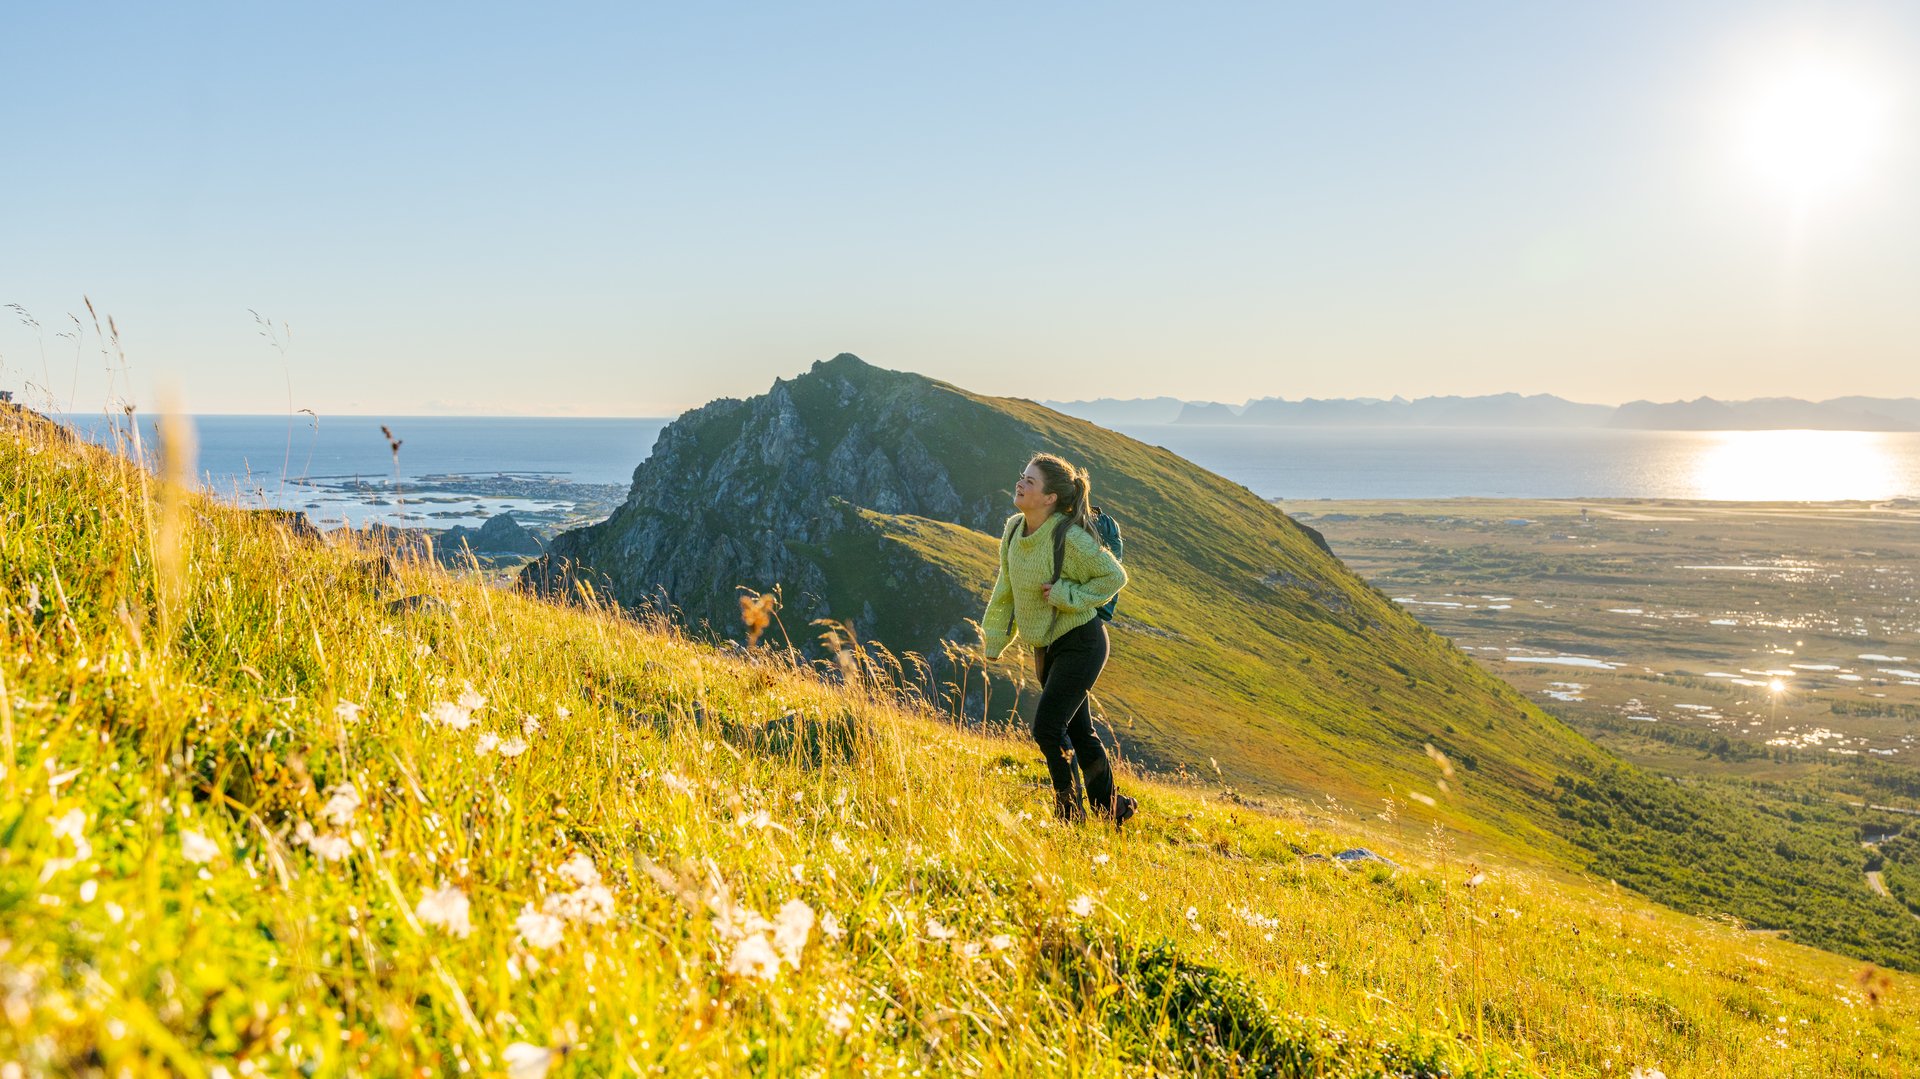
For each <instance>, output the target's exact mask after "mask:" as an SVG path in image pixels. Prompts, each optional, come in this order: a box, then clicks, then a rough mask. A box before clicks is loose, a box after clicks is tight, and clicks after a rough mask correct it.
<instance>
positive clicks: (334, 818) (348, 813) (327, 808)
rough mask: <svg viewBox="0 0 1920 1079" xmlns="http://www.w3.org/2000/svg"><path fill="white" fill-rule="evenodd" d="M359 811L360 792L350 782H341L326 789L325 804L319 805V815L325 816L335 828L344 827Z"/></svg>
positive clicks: (350, 822)
mask: <svg viewBox="0 0 1920 1079" xmlns="http://www.w3.org/2000/svg"><path fill="white" fill-rule="evenodd" d="M359 811H360V792H359V790H358V789H356V788H355V787H354V785H353V784H351V783H341V784H338V785H337V786H333V787H329V788H328V789H327V804H326V805H324V806H321V807H320V815H321V816H323V817H325V818H327V821H328V823H330V824H332V825H333V826H334V827H335V828H345V827H346V826H347V825H349V824H352V823H353V815H354V814H355V813H358V812H359Z"/></svg>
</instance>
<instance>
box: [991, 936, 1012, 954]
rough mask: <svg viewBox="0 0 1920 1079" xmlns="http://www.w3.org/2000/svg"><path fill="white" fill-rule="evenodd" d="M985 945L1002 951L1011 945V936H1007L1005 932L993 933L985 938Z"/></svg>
mask: <svg viewBox="0 0 1920 1079" xmlns="http://www.w3.org/2000/svg"><path fill="white" fill-rule="evenodd" d="M987 947H989V948H992V949H993V950H994V951H996V952H1004V951H1006V950H1007V949H1008V948H1011V947H1013V938H1012V937H1010V936H1007V935H1006V934H1005V933H995V934H994V935H993V936H990V937H988V938H987Z"/></svg>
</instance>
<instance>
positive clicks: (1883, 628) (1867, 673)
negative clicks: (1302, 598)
mask: <svg viewBox="0 0 1920 1079" xmlns="http://www.w3.org/2000/svg"><path fill="white" fill-rule="evenodd" d="M1285 508H1286V509H1287V510H1288V512H1289V513H1290V514H1292V515H1293V516H1294V517H1295V518H1296V519H1298V520H1301V521H1304V522H1306V523H1309V524H1311V525H1312V526H1313V527H1315V528H1317V529H1319V530H1320V531H1321V532H1322V533H1323V534H1324V535H1325V536H1326V537H1327V541H1328V542H1329V543H1330V544H1331V545H1332V546H1333V547H1334V549H1335V551H1336V552H1337V553H1338V554H1339V555H1340V557H1341V559H1342V560H1343V561H1345V562H1346V563H1347V564H1348V565H1349V566H1351V567H1353V568H1354V569H1355V570H1356V571H1357V572H1359V573H1360V574H1361V575H1362V576H1363V577H1365V578H1366V579H1367V580H1368V581H1370V582H1372V583H1373V584H1374V585H1376V586H1378V587H1379V588H1381V589H1383V590H1384V591H1386V592H1387V594H1388V595H1389V596H1390V597H1392V598H1393V599H1394V600H1395V601H1396V602H1398V603H1399V604H1401V605H1402V606H1404V607H1405V608H1406V609H1407V610H1408V611H1409V612H1411V613H1412V614H1413V615H1414V616H1415V617H1417V618H1419V619H1420V620H1421V621H1423V622H1425V623H1427V624H1428V625H1429V626H1431V627H1433V628H1434V629H1435V630H1438V631H1439V632H1441V633H1444V634H1446V635H1447V636H1448V637H1450V638H1452V639H1453V640H1454V641H1455V643H1456V644H1458V645H1459V646H1460V647H1461V648H1463V649H1464V650H1466V651H1467V652H1468V653H1469V654H1471V655H1473V656H1475V657H1476V658H1477V659H1479V660H1480V662H1481V663H1482V664H1483V665H1485V666H1486V667H1487V668H1488V669H1489V670H1490V671H1492V672H1494V673H1495V674H1497V675H1499V676H1500V677H1501V678H1503V679H1505V680H1506V681H1508V682H1510V683H1512V684H1513V685H1515V686H1517V687H1519V688H1520V689H1522V690H1523V691H1525V692H1526V693H1527V695H1528V696H1529V697H1531V698H1533V699H1534V700H1535V701H1537V702H1539V703H1540V705H1541V706H1542V707H1544V708H1546V709H1547V710H1548V711H1550V712H1552V713H1554V714H1555V715H1558V716H1560V717H1561V718H1563V719H1565V720H1567V721H1568V722H1570V723H1573V724H1574V725H1576V726H1578V727H1580V728H1582V729H1583V730H1585V731H1587V732H1588V733H1589V734H1592V735H1594V736H1595V737H1596V738H1598V739H1599V740H1601V741H1603V742H1605V743H1607V744H1608V745H1609V747H1610V748H1612V749H1614V750H1615V751H1616V752H1620V753H1622V754H1624V755H1626V756H1628V757H1630V758H1633V759H1636V760H1638V761H1640V762H1641V763H1645V764H1649V765H1653V766H1656V767H1659V768H1661V769H1663V770H1670V769H1672V768H1674V767H1684V769H1685V770H1714V769H1715V768H1720V769H1722V770H1725V769H1736V770H1738V771H1740V772H1741V773H1743V774H1747V775H1768V776H1774V777H1779V776H1786V775H1792V774H1797V773H1798V772H1802V771H1804V770H1805V769H1806V768H1807V767H1808V766H1811V765H1815V764H1821V763H1826V762H1830V761H1833V760H1836V759H1846V758H1866V759H1872V760H1875V761H1878V762H1881V763H1884V764H1886V765H1888V766H1889V767H1894V768H1900V769H1904V770H1911V769H1914V768H1915V767H1916V762H1920V603H1917V602H1916V598H1917V597H1920V584H1917V582H1916V579H1915V566H1916V565H1920V503H1916V502H1914V501H1912V500H1899V501H1893V502H1880V503H1859V502H1849V503H1791V504H1783V503H1724V502H1683V501H1675V500H1660V501H1652V500H1643V499H1616V500H1553V501H1534V500H1527V501H1517V500H1505V499H1444V500H1433V501H1418V502H1412V501H1373V502H1357V501H1338V502H1330V501H1320V502H1297V503H1289V504H1286V507H1285ZM1840 525H1844V526H1845V527H1844V528H1841V527H1836V526H1840ZM1675 728H1677V729H1679V730H1681V731H1684V732H1691V734H1690V735H1689V736H1688V737H1682V738H1676V737H1674V736H1673V735H1671V734H1669V733H1668V732H1669V731H1671V730H1673V729H1675ZM1691 735H1703V736H1705V737H1704V738H1701V737H1693V736H1691ZM1722 740H1724V743H1725V744H1724V745H1723V743H1722ZM1703 750H1704V751H1705V752H1704V753H1703Z"/></svg>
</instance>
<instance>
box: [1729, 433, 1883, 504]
mask: <svg viewBox="0 0 1920 1079" xmlns="http://www.w3.org/2000/svg"><path fill="white" fill-rule="evenodd" d="M1886 442H1887V440H1886V437H1885V436H1884V435H1882V434H1879V433H1878V432H1873V431H1721V432H1716V433H1715V435H1714V436H1713V438H1712V440H1711V441H1710V442H1708V443H1707V444H1706V445H1705V446H1704V447H1703V448H1702V451H1701V453H1700V456H1699V458H1698V459H1697V460H1696V461H1695V462H1694V469H1693V486H1694V494H1693V495H1692V497H1694V498H1711V499H1719V500H1723V501H1729V502H1832V501H1840V500H1852V499H1858V500H1872V499H1880V498H1891V497H1893V495H1894V493H1895V489H1896V487H1897V483H1896V481H1895V478H1894V467H1893V460H1892V457H1891V456H1890V455H1889V454H1888V452H1887V445H1886Z"/></svg>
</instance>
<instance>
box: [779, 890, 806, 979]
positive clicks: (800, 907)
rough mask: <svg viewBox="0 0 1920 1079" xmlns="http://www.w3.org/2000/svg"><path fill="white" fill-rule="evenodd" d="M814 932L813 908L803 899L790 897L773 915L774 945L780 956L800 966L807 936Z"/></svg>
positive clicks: (793, 964) (796, 967)
mask: <svg viewBox="0 0 1920 1079" xmlns="http://www.w3.org/2000/svg"><path fill="white" fill-rule="evenodd" d="M812 932H813V908H812V907H810V906H807V904H806V901H805V900H803V899H789V900H787V902H786V904H785V905H784V906H782V907H781V908H780V913H778V914H775V915H774V916H773V946H774V948H776V949H777V950H778V951H779V952H780V957H781V958H783V959H785V960H786V961H787V962H788V963H790V964H792V966H793V967H794V969H796V970H797V969H799V967H800V953H801V952H802V951H804V950H806V947H807V937H808V936H809V935H810V934H811V933H812Z"/></svg>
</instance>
